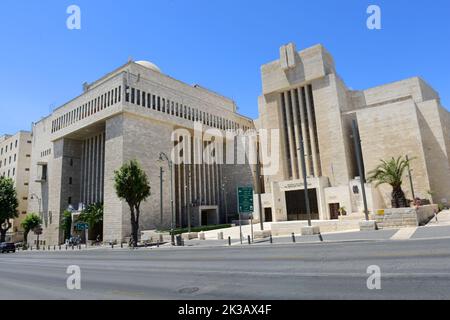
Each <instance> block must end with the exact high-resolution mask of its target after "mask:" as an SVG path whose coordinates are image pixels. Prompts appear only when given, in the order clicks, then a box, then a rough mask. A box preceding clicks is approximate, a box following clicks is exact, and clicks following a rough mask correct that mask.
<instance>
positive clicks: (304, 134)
mask: <svg viewBox="0 0 450 320" xmlns="http://www.w3.org/2000/svg"><path fill="white" fill-rule="evenodd" d="M298 93H299V97H298V98H299V102H300V115H301V125H302V137H303V145H304V149H305V154H304V155H303V156H304V157H305V159H306V173H307V175H308V176H309V175H311V160H310V157H309V154H310V150H309V144H308V132H309V128H308V121H307V118H306V117H307V111H306V106H305V95H304V94H305V92H304V87H303V88H299V89H298Z"/></svg>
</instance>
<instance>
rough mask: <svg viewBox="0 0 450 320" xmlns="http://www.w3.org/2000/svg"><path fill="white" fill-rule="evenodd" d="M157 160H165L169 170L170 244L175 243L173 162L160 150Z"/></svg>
mask: <svg viewBox="0 0 450 320" xmlns="http://www.w3.org/2000/svg"><path fill="white" fill-rule="evenodd" d="M159 161H167V164H168V166H169V171H170V205H171V210H172V222H171V226H170V236H171V241H172V245H175V235H174V230H175V210H174V202H173V201H174V199H173V198H174V197H173V162H172V160H170V159H169V157H168V156H167V155H166V154H165V153H164V152H161V153H160V154H159Z"/></svg>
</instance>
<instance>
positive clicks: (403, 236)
mask: <svg viewBox="0 0 450 320" xmlns="http://www.w3.org/2000/svg"><path fill="white" fill-rule="evenodd" d="M416 231H417V227H413V228H404V229H400V230H398V232H397V233H396V234H394V235H393V236H392V238H391V240H409V239H410V238H411V237H412V236H413V235H414V233H416Z"/></svg>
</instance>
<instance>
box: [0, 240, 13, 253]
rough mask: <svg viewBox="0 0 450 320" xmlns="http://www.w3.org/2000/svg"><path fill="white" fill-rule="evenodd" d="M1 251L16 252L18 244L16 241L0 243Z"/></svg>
mask: <svg viewBox="0 0 450 320" xmlns="http://www.w3.org/2000/svg"><path fill="white" fill-rule="evenodd" d="M0 252H1V253H5V252H6V253H10V252H16V245H15V244H14V243H10V242H3V243H0Z"/></svg>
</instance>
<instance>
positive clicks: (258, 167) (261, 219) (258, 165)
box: [252, 134, 264, 231]
mask: <svg viewBox="0 0 450 320" xmlns="http://www.w3.org/2000/svg"><path fill="white" fill-rule="evenodd" d="M257 137H258V139H257V141H256V144H257V147H256V179H257V180H256V185H257V187H258V209H259V210H258V211H259V224H260V227H261V231H263V230H264V217H263V209H262V200H261V193H262V185H261V161H260V159H259V134H258V135H257ZM252 227H253V222H252Z"/></svg>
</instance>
